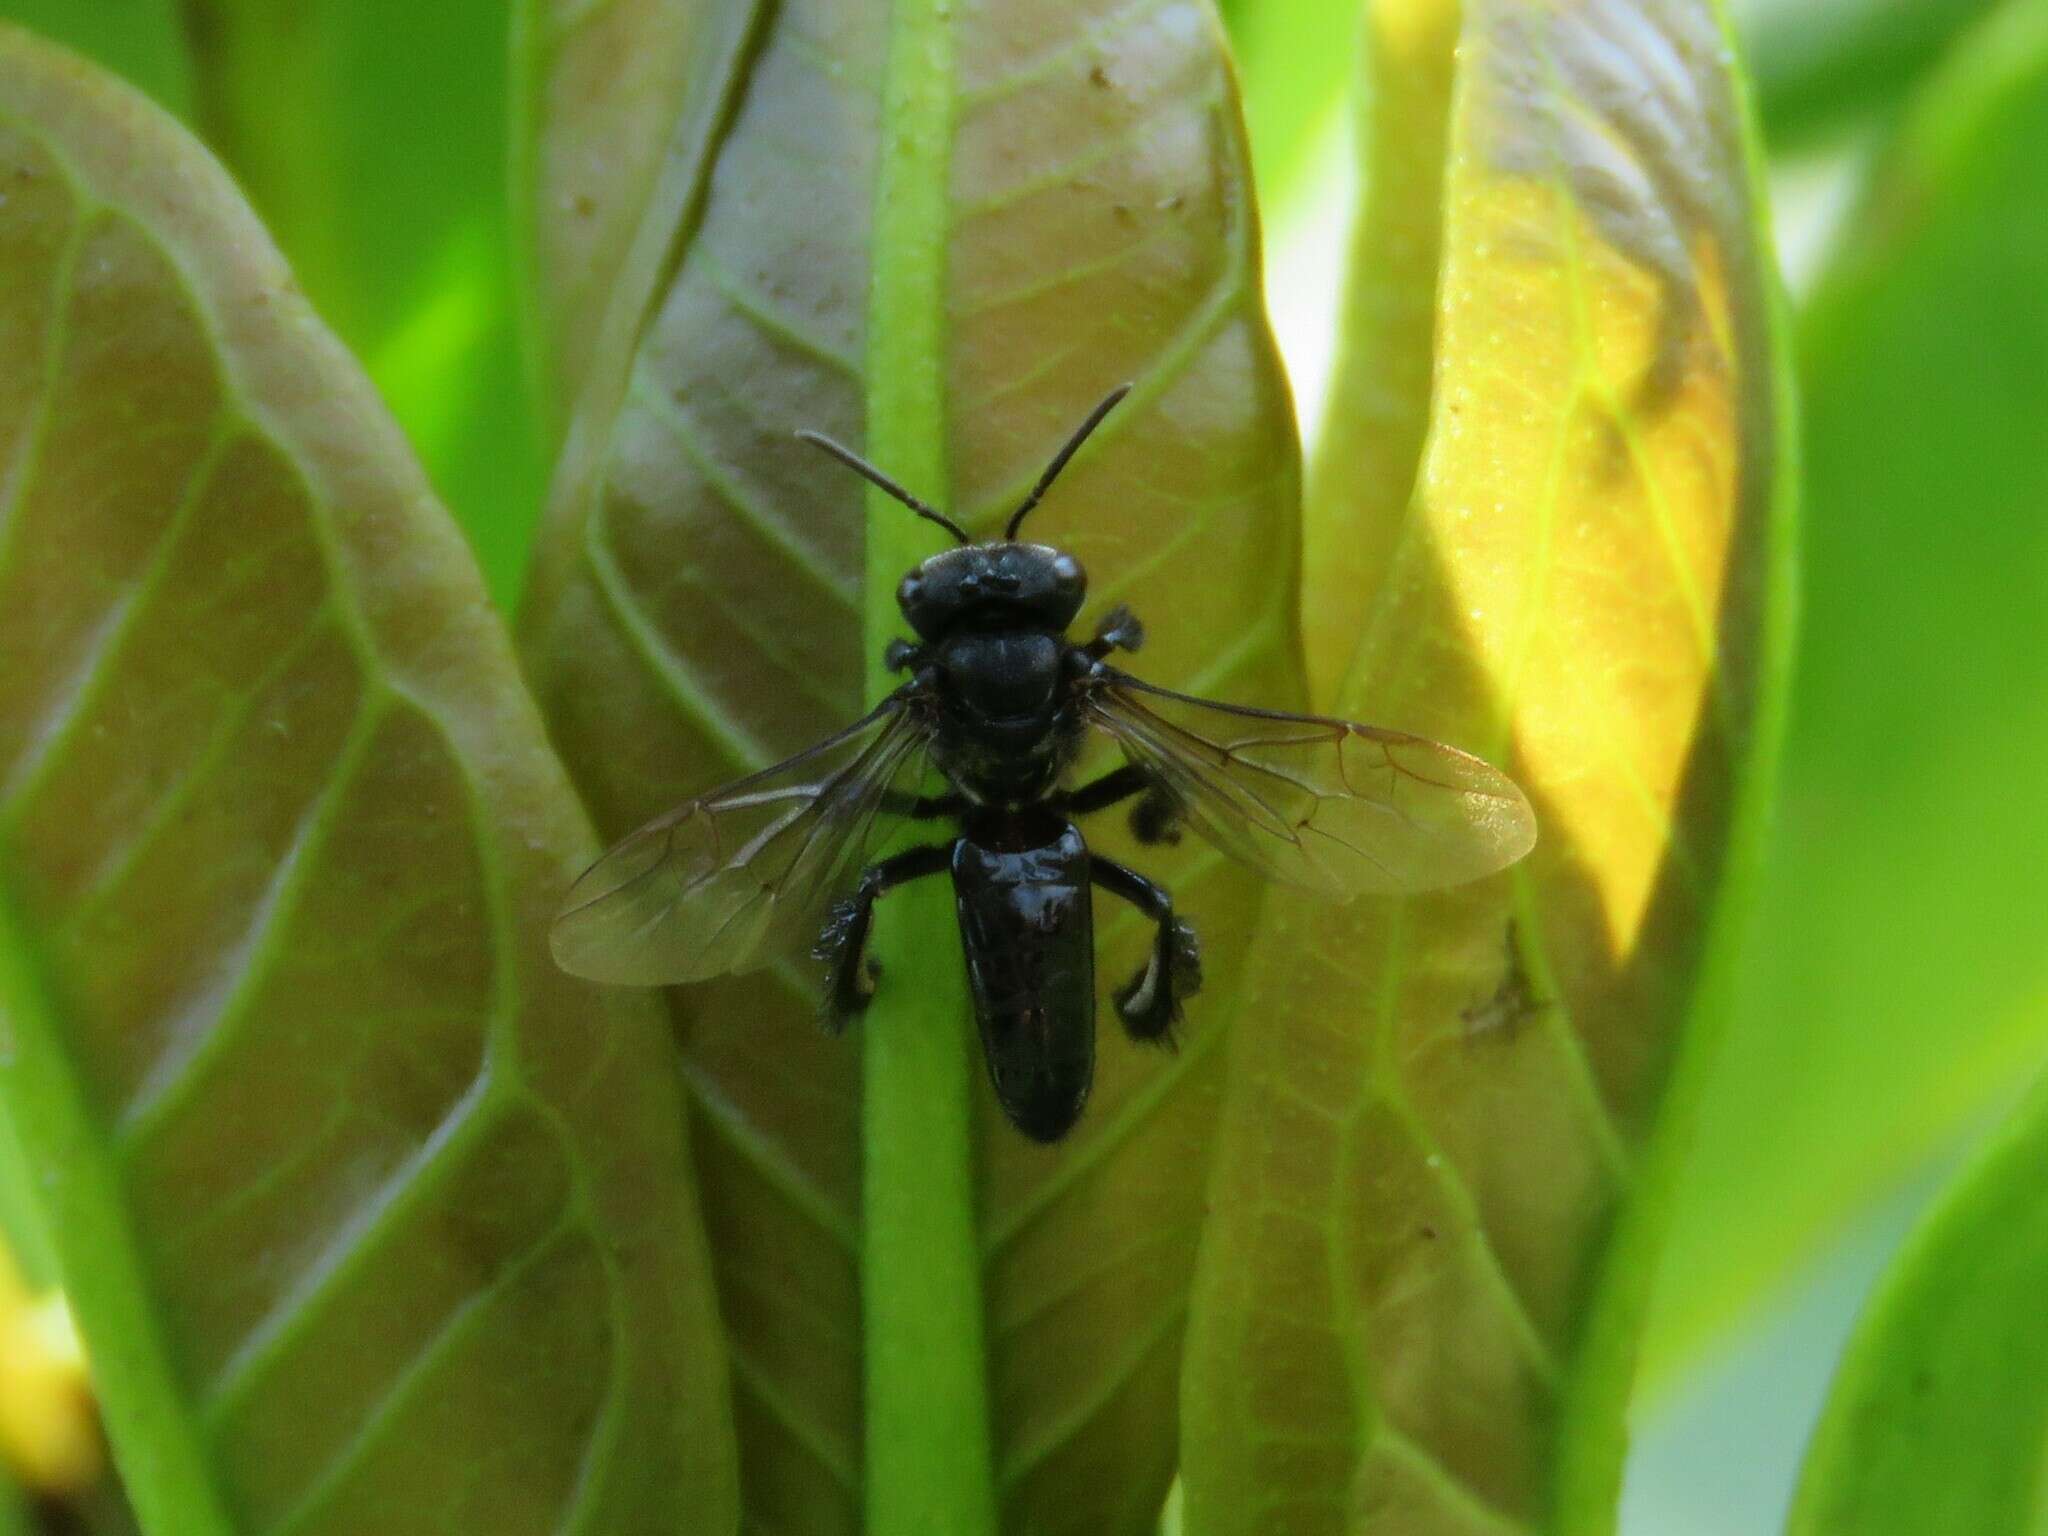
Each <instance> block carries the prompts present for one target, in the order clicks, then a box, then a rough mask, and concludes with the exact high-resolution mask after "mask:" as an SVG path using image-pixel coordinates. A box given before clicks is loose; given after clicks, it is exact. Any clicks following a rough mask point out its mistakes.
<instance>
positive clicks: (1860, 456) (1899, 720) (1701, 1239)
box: [1652, 0, 2048, 1371]
mask: <svg viewBox="0 0 2048 1536" xmlns="http://www.w3.org/2000/svg"><path fill="white" fill-rule="evenodd" d="M2044 155H2048V6H2043V5H2041V4H2039V3H2037V0H2027V3H2025V4H2022V5H2019V6H2015V7H2011V8H2009V9H2007V10H2006V11H2005V12H2004V13H2003V14H2002V15H2001V16H2000V17H1999V18H1997V19H1996V20H1995V21H1993V22H1992V23H1990V24H1988V25H1987V26H1985V27H1983V28H1981V29H1980V30H1979V31H1978V32H1977V33H1976V34H1974V35H1973V36H1972V38H1971V39H1970V41H1969V43H1968V45H1967V46H1966V47H1965V48H1964V49H1962V50H1961V51H1960V52H1959V53H1958V54H1957V55H1956V57H1955V58H1954V60H1953V62H1952V64H1951V65H1950V66H1949V67H1947V68H1946V69H1944V71H1943V72H1942V74H1941V75H1940V76H1939V77H1938V78H1937V79H1936V80H1935V81H1933V82H1932V83H1930V85H1929V87H1928V89H1927V91H1926V92H1925V94H1924V96H1923V97H1922V99H1920V100H1919V101H1918V102H1916V104H1915V106H1914V109H1913V111H1912V113H1911V114H1910V115H1909V117H1908V118H1907V120H1906V122H1905V123H1904V125H1903V127H1902V131H1901V132H1900V134H1899V135H1898V137H1897V139H1896V141H1895V142H1894V143H1893V144H1892V146H1891V147H1890V149H1889V152H1888V153H1887V154H1886V155H1885V156H1884V158H1883V161H1882V164H1881V166H1880V168H1879V171H1878V174H1877V176H1876V179H1875V181H1874V183H1873V185H1872V186H1871V188H1870V189H1869V191H1868V194H1867V196H1866V197H1865V199H1864V201H1863V204H1862V206H1861V207H1860V208H1859V209H1858V211H1857V212H1856V213H1855V214H1854V215H1853V216H1852V217H1851V219H1850V221H1849V223H1848V225H1847V226H1846V228H1845V230H1844V233H1843V237H1842V240H1841V243H1840V246H1839V255H1838V257H1837V259H1836V260H1835V262H1834V263H1833V265H1832V266H1831V267H1830V268H1829V269H1828V270H1827V271H1826V272H1825V274H1824V275H1823V277H1822V280H1821V282H1820V283H1819V285H1818V287H1817V288H1816V291H1815V293H1814V295H1813V297H1812V299H1811V300H1810V301H1809V304H1808V307H1807V312H1806V314H1805V316H1804V318H1803V321H1802V327H1801V335H1800V341H1801V346H1802V354H1801V356H1802V362H1801V368H1802V372H1803V373H1804V375H1805V397H1806V400H1807V402H1808V404H1807V409H1806V418H1807V421H1806V442H1807V464H1806V484H1807V491H1806V504H1807V507H1808V509H1809V512H1808V517H1807V527H1808V530H1809V538H1808V550H1809V554H1808V558H1807V560H1806V562H1805V565H1806V570H1805V581H1804V587H1805V595H1804V599H1803V601H1804V606H1805V610H1806V622H1805V624H1804V625H1803V630H1804V634H1805V637H1806V638H1805V639H1803V640H1802V643H1801V647H1800V650H1801V655H1800V662H1799V669H1798V677H1797V681H1796V684H1795V687H1794V697H1793V704H1792V711H1791V720H1792V727H1791V733H1790V735H1789V737H1788V739H1787V743H1786V757H1785V794H1784V803H1783V815H1782V817H1781V823H1780V832H1779V836H1778V838H1777V842H1776V848H1775V851H1774V853H1773V856H1772V859H1771V863H1770V866H1769V869H1768V873H1767V877H1766V879H1765V881H1764V884H1763V886H1762V888H1761V891H1760V900H1759V921H1758V925H1757V934H1756V942H1755V945H1754V948H1753V951H1752V955H1751V961H1750V964H1749V968H1748V974H1747V975H1746V976H1745V978H1744V984H1743V987H1742V990H1741V993H1740V997H1739V1007H1738V1008H1737V1010H1736V1013H1735V1016H1734V1019H1733V1021H1732V1023H1731V1026H1730V1030H1729V1038H1728V1043H1727V1045H1728V1048H1727V1050H1726V1052H1725V1053H1724V1055H1723V1058H1722V1061H1721V1064H1720V1066H1719V1067H1718V1068H1717V1069H1716V1073H1715V1077H1714V1080H1713V1082H1712V1084H1711V1085H1710V1087H1709V1089H1708V1092H1707V1096H1706V1100H1705V1102H1704V1104H1703V1107H1702V1111H1701V1124H1700V1140H1699V1145H1698V1149H1697V1154H1696V1157H1695V1161H1694V1163H1693V1165H1692V1168H1691V1171H1690V1173H1689V1175H1688V1178H1687V1181H1686V1185H1685V1187H1684V1189H1683V1191H1682V1192H1681V1195H1680V1198H1679V1200H1678V1204H1677V1208H1676V1212H1675V1216H1674V1224H1673V1228H1672V1234H1671V1245H1672V1246H1671V1264H1672V1274H1673V1276H1674V1280H1673V1283H1672V1284H1671V1285H1670V1286H1669V1287H1668V1288H1667V1289H1666V1291H1665V1292H1664V1293H1663V1294H1661V1295H1660V1298H1659V1303H1658V1309H1657V1311H1658V1316H1657V1320H1656V1328H1655V1334H1654V1337H1653V1340H1652V1350H1653V1353H1654V1356H1655V1360H1654V1362H1653V1367H1654V1368H1655V1369H1658V1370H1660V1371H1663V1370H1668V1369H1670V1368H1673V1367H1675V1366H1676V1365H1678V1364H1679V1363H1681V1362H1682V1361H1683V1360H1684V1359H1685V1358H1686V1357H1688V1356H1694V1355H1696V1354H1697V1353H1698V1351H1699V1350H1700V1349H1701V1348H1702V1347H1703V1345H1704V1344H1705V1342H1706V1341H1708V1340H1709V1339H1711V1338H1712V1337H1713V1336H1715V1335H1716V1334H1717V1333H1718V1332H1720V1331H1721V1330H1723V1329H1724V1328H1725V1327H1726V1326H1727V1325H1728V1324H1730V1323H1731V1322H1733V1321H1735V1320H1736V1319H1738V1318H1739V1317H1740V1316H1741V1315H1742V1314H1743V1312H1744V1310H1745V1309H1746V1308H1747V1307H1748V1306H1750V1305H1752V1304H1753V1302H1754V1300H1755V1298H1756V1297H1757V1296H1759V1295H1760V1294H1766V1293H1768V1292H1769V1291H1770V1290H1771V1289H1772V1288H1774V1287H1776V1286H1779V1285H1782V1284H1783V1283H1784V1282H1785V1281H1786V1279H1787V1278H1788V1277H1789V1276H1791V1275H1792V1274H1794V1273H1796V1271H1797V1269H1798V1267H1799V1266H1800V1265H1801V1264H1802V1263H1804V1262H1806V1261H1808V1260H1810V1259H1811V1258H1813V1257H1814V1256H1815V1255H1816V1254H1817V1253H1818V1252H1819V1251H1820V1249H1821V1247H1822V1245H1824V1244H1825V1243H1826V1242H1828V1241H1829V1240H1830V1239H1831V1237H1832V1236H1833V1234H1835V1233H1836V1232H1838V1231H1839V1230H1840V1229H1841V1226H1842V1224H1843V1222H1844V1220H1845V1218H1847V1217H1848V1216H1849V1215H1850V1214H1851V1213H1854V1212H1856V1211H1859V1210H1862V1209H1865V1208H1867V1207H1868V1205H1869V1204H1870V1203H1871V1202H1873V1201H1874V1200H1876V1199H1878V1198H1880V1197H1881V1196H1882V1195H1883V1193H1884V1192H1885V1191H1886V1190H1888V1189H1891V1188H1894V1187H1896V1185H1897V1183H1898V1182H1899V1181H1900V1180H1901V1179H1902V1178H1904V1177H1906V1176H1908V1175H1909V1174H1911V1173H1912V1172H1913V1171H1914V1170H1915V1169H1916V1168H1918V1167H1919V1166H1921V1165H1922V1163H1923V1162H1924V1160H1925V1159H1927V1158H1928V1157H1929V1156H1930V1155H1931V1154H1932V1153H1934V1152H1935V1151H1936V1150H1937V1149H1940V1148H1942V1147H1944V1146H1945V1145H1950V1144H1952V1143H1953V1139H1954V1138H1955V1136H1956V1135H1957V1133H1958V1130H1959V1128H1960V1127H1962V1126H1964V1125H1966V1124H1969V1123H1971V1122H1973V1121H1975V1120H1977V1119H1978V1118H1979V1117H1981V1116H1983V1115H1984V1114H1985V1113H1986V1112H1987V1106H1991V1105H1996V1104H1999V1103H2001V1102H2003V1101H2005V1100H2007V1099H2008V1098H2009V1096H2010V1095H2012V1094H2013V1093H2014V1092H2015V1091H2016V1089H2017V1085H2019V1084H2022V1083H2025V1082H2026V1081H2027V1080H2028V1079H2029V1077H2030V1076H2031V1075H2032V1073H2033V1072H2034V1071H2035V1070H2036V1069H2037V1067H2038V1066H2039V1064H2040V1063H2041V1061H2042V1060H2043V1057H2044V1053H2048V948H2044V946H2043V944H2042V941H2041V926H2040V923H2039V921H2038V917H2037V914H2038V910H2039V906H2040V902H2039V893H2040V888H2041V886H2040V881H2041V867H2042V850H2043V849H2044V848H2048V805H2044V803H2043V802H2042V800H2041V798H2040V797H2039V796H2036V795H2032V794H2020V795H2014V794H2013V793H2012V792H2011V786H2013V785H2016V784H2018V785H2031V784H2036V783H2041V782H2044V781H2048V698H2044V696H2043V693H2042V690H2041V689H2040V687H2039V686H2038V675H2037V674H2038V666H2037V662H2038V658H2039V657H2040V656H2042V655H2043V654H2044V653H2048V614H2044V611H2043V608H2042V605H2041V603H2040V601H2039V594H2040V591H2041V583H2042V579H2043V573H2044V572H2048V526H2044V524H2043V521H2042V519H2041V518H2040V516H2039V515H2038V509H2039V508H2040V507H2042V506H2043V505H2048V456H2044V455H2043V453H2042V451H2041V438H2040V434H2039V432H2038V431H2037V430H2036V424H2037V423H2038V422H2040V421H2041V420H2043V419H2048V373H2044V371H2043V370H2042V369H2041V368H2039V367H2037V366H2036V362H2037V360H2038V359H2039V358H2040V357H2042V356H2043V355H2044V354H2048V196H2044V193H2043V187H2042V179H2041V176H2040V166H2041V164H2042V156H2044ZM1937 379H1938V380H1942V381H1945V382H1944V384H1943V387H1941V388H1934V387H1932V386H1931V383H1930V381H1932V380H1937ZM1899 423H1908V424H1910V429H1909V430H1902V429H1900V428H1899V427H1898V424H1899ZM1765 1187H1768V1188H1769V1189H1770V1190H1771V1198H1770V1199H1769V1200H1768V1201H1764V1202H1759V1201H1758V1200H1757V1198H1756V1191H1757V1190H1758V1189H1759V1188H1765Z"/></svg>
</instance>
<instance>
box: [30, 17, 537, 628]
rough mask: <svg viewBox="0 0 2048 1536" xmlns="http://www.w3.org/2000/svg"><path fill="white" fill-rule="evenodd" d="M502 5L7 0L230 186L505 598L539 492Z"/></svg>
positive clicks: (513, 590)
mask: <svg viewBox="0 0 2048 1536" xmlns="http://www.w3.org/2000/svg"><path fill="white" fill-rule="evenodd" d="M509 16H510V13H509V9H508V7H507V5H506V3H505V0H435V3H433V4H428V5H422V4H419V3H417V0H293V3H290V4H282V3H278V0H0V19H6V20H13V21H19V22H21V23H23V24H24V25H26V26H28V27H30V28H31V29H33V30H35V31H37V32H39V33H41V34H42V35H44V36H46V37H49V38H51V39H53V40H55V41H57V42H61V43H64V44H67V45H68V46H70V47H72V48H74V49H76V50H78V51H79V52H80V53H83V54H84V55H85V56H86V57H88V58H91V59H93V60H94V61H96V62H97V63H100V64H102V65H104V66H106V67H107V68H109V69H111V70H113V71H114V72H115V73H116V74H119V75H122V76H125V77H126V78H127V79H128V80H130V81H131V82H132V83H134V84H136V85H139V86H141V87H142V88H143V89H144V90H146V91H148V92H149V93H150V94H151V95H152V96H153V97H155V98H156V100H157V101H158V102H159V103H160V104H162V105H164V106H166V107H168V108H169V109H170V110H172V111H173V112H176V113H177V114H178V115H179V116H181V117H183V118H185V119H186V120H187V121H188V122H190V123H192V124H193V126H195V127H197V128H198V129H199V131H200V132H201V133H202V134H203V135H204V136H205V137H206V138H207V140H208V141H209V143H210V145H211V147H212V148H213V149H214V150H215V152H216V153H218V154H219V155H220V156H221V157H222V158H223V159H224V160H225V161H226V162H227V163H228V166H229V168H230V169H231V170H233V171H234V173H235V175H236V177H237V178H238V179H239V180H240V182H241V184H242V187H243V190H244V191H245V192H246V193H247V194H248V195H249V196H250V198H251V200H252V201H253V202H254V203H255V205H256V209H257V212H258V213H259V214H261V215H262V217H263V220H264V222H265V224H266V225H267V226H268V228H269V231H270V233H271V235H272V236H273V237H274V238H275V239H276V240H277V241H278V243H279V244H280V245H281V246H282V247H283V248H284V251H285V254H286V256H287V257H288V258H289V259H290V260H291V263H292V268H293V272H294V275H295V276H296V277H297V278H298V280H299V282H300V284H301V286H303V287H304V288H305V290H306V293H307V295H308V296H309V297H310V298H311V299H312V301H313V304H314V307H315V308H316V309H318V310H319V311H320V314H321V316H322V318H323V319H325V320H326V321H327V322H328V323H329V324H330V325H332V326H333V327H334V328H335V329H336V330H337V331H338V332H340V334H341V336H342V339H343V340H345V341H346V342H347V343H348V344H349V347H350V349H351V350H352V351H353V352H354V353H355V354H356V356H357V357H358V358H359V359H361V360H362V362H363V364H364V366H365V367H366V368H367V369H368V370H369V372H370V376H371V378H372V380H373V381H374V382H375V383H376V384H377V386H378V388H379V390H380V391H381V392H382V393H383V395H384V398H385V400H386V402H387V403H388V404H389V405H390V406H391V408H392V410H393V412H394V413H395V414H396V415H397V416H398V418H399V420H400V422H401V423H402V424H403V425H404V427H405V429H406V433H407V436H408V437H409V438H410V439H411V441H412V444H413V447H414V449H415V451H416V452H418V453H419V455H420V457H421V458H422V459H423V460H424V461H425V463H426V467H427V471H428V473H429V475H430V477H431V478H432V479H433V481H434V484H435V486H436V488H437V489H438V490H439V491H440V493H441V495H442V497H443V499H444V500H445V501H446V502H447V504H448V505H449V507H450V509H451V510H452V511H454V513H455V514H456V518H457V521H458V522H460V523H461V524H462V526H463V529H464V531H465V532H466V533H467V534H468V535H469V539H470V542H471V544H472V545H473V546H474V548H475V549H476V552H477V558H478V561H479V563H480V564H481V565H482V566H483V570H484V577H485V581H486V583H487V585H488V586H489V588H490V590H491V593H492V595H493V596H494V597H495V598H496V599H497V600H498V601H499V603H500V604H501V605H505V606H509V605H510V603H511V602H512V600H513V599H514V598H515V597H516V595H517V592H518V589H519V585H520V582H521V580H522V578H523V574H524V568H525V559H526V550H527V546H528V544H529V542H530V541H531V538H532V534H533V525H534V520H535V518H536V516H537V515H538V509H539V506H540V501H541V495H542V492H543V491H544V489H545V487H546V480H547V476H546V466H545V462H544V454H543V451H542V444H541V441H540V434H539V428H538V422H537V417H536V413H535V411H534V410H533V408H532V390H531V389H530V387H529V383H528V380H527V376H526V368H525V365H524V362H523V359H522V355H521V345H522V343H521V338H520V335H519V325H518V323H517V313H518V312H517V309H516V306H515V304H514V302H513V295H514V285H513V282H512V267H513V249H512V243H511V235H510V214H509V202H510V197H509V189H510V174H509V168H508V166H507V151H506V143H507V138H506V124H507V121H508V116H509V111H510V101H509V89H508V73H509V70H508V39H507V32H508V27H509Z"/></svg>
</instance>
